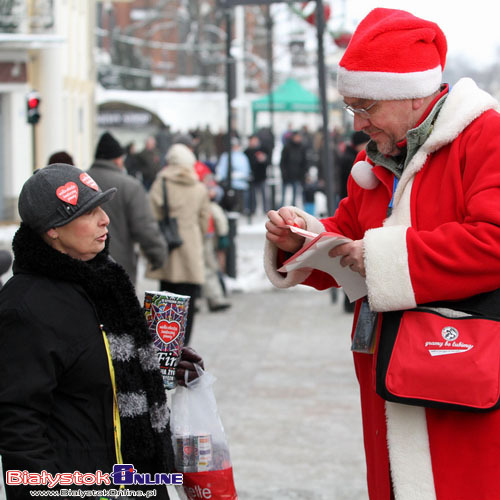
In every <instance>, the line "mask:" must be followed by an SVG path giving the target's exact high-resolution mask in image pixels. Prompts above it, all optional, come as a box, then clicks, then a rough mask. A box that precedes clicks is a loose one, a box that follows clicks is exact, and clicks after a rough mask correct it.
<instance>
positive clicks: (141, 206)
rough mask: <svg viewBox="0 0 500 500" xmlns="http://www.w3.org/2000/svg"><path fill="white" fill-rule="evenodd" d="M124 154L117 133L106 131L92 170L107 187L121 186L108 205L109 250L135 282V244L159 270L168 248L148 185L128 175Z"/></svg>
mask: <svg viewBox="0 0 500 500" xmlns="http://www.w3.org/2000/svg"><path fill="white" fill-rule="evenodd" d="M124 153H125V151H124V150H123V148H122V147H121V145H120V143H119V142H118V141H117V140H116V139H115V138H114V136H113V135H111V134H110V133H109V132H104V133H103V134H102V136H101V138H100V139H99V142H98V143H97V147H96V151H95V161H94V163H93V164H92V165H91V167H90V169H89V171H88V172H89V174H90V175H91V176H92V177H93V178H94V179H95V180H96V182H97V183H98V184H99V185H100V186H102V188H103V189H109V188H113V187H114V188H118V192H117V194H116V196H115V197H114V198H113V199H112V200H110V201H109V202H107V203H106V205H105V207H104V208H105V210H106V211H107V213H108V214H109V216H110V219H111V222H110V224H109V234H110V236H111V241H110V246H109V252H110V254H111V256H112V257H113V258H114V259H115V260H116V262H118V263H119V264H121V265H122V266H123V267H124V268H125V270H126V271H127V273H128V274H129V276H130V279H131V280H132V283H134V284H135V282H136V275H137V260H138V255H137V252H136V250H135V244H136V243H138V244H139V247H140V249H141V250H142V252H143V254H144V255H145V257H146V259H147V260H148V262H150V263H151V266H152V267H153V268H155V269H156V268H158V267H160V266H161V265H162V264H163V262H164V261H165V259H166V258H167V254H168V250H167V245H166V243H165V239H164V237H163V236H162V234H161V232H160V228H159V226H158V222H157V221H156V219H155V217H154V216H153V213H152V211H151V207H150V205H149V200H148V196H147V194H146V191H145V189H144V187H143V186H142V185H141V182H140V181H139V180H138V179H135V178H133V177H132V176H130V175H127V172H126V170H125V167H124Z"/></svg>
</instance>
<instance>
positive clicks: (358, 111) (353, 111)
mask: <svg viewBox="0 0 500 500" xmlns="http://www.w3.org/2000/svg"><path fill="white" fill-rule="evenodd" d="M377 102H378V101H375V102H372V103H371V104H370V105H369V106H368V107H367V108H353V107H352V106H349V104H346V105H345V106H344V109H345V110H346V111H347V112H348V113H349V114H350V115H351V116H354V115H358V116H360V117H361V118H365V119H366V120H368V119H369V118H370V113H369V112H368V111H370V109H372V108H373V106H375V104H377Z"/></svg>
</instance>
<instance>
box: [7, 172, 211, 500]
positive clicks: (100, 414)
mask: <svg viewBox="0 0 500 500" xmlns="http://www.w3.org/2000/svg"><path fill="white" fill-rule="evenodd" d="M113 196H116V188H109V189H106V190H105V191H102V190H101V189H100V187H99V186H98V184H97V183H96V182H95V180H94V179H93V178H92V177H91V176H90V175H89V174H88V173H86V172H84V171H82V170H80V169H79V168H76V167H74V166H71V165H67V164H61V163H59V164H52V165H48V166H47V167H45V168H42V169H39V170H37V171H35V173H34V174H33V175H32V176H31V177H30V178H29V179H28V180H27V181H26V182H25V184H24V186H23V188H22V190H21V193H20V195H19V203H18V206H19V214H20V216H21V221H22V222H21V225H20V227H19V229H18V231H17V232H16V234H15V236H14V239H13V242H12V248H13V251H14V265H13V273H14V274H13V277H12V278H10V280H9V281H8V282H7V283H6V284H5V285H4V287H3V288H2V289H1V290H0V344H1V346H2V348H1V349H0V367H1V374H2V376H1V377H0V456H1V457H2V463H3V472H4V474H7V472H8V471H25V472H26V473H28V472H29V473H33V474H39V475H40V474H41V473H42V471H46V473H50V474H52V476H53V477H55V475H56V474H58V473H61V474H63V473H65V474H73V473H74V472H76V471H78V472H79V473H80V474H87V473H89V474H96V473H97V472H98V471H101V472H102V473H108V474H109V473H111V472H112V471H113V467H114V464H133V466H134V467H135V468H136V470H137V471H138V472H139V473H150V474H153V473H156V472H162V473H168V472H175V469H174V458H173V449H172V442H171V432H170V417H169V415H170V413H169V410H168V405H167V399H166V398H167V396H166V392H165V389H164V385H163V379H162V375H161V372H160V367H159V364H158V358H157V353H156V349H155V348H154V345H153V338H152V336H151V333H150V331H149V328H148V325H147V322H146V319H145V316H144V312H143V309H142V306H141V304H140V303H139V301H138V300H137V296H136V291H135V289H134V287H133V285H132V283H131V281H130V279H129V277H128V275H127V273H126V272H125V270H124V269H123V267H122V266H120V265H119V264H117V263H116V262H115V261H114V260H112V259H111V258H110V256H109V254H108V248H107V245H108V226H109V217H108V215H107V214H106V212H105V211H104V210H103V208H102V206H103V205H104V204H105V203H106V202H108V201H110V200H111V199H112V198H113ZM193 353H194V351H193V350H192V349H189V348H185V349H184V351H183V353H182V355H181V361H180V363H179V365H178V367H179V366H181V364H183V365H184V368H187V369H188V371H189V376H188V379H189V378H192V377H194V378H196V376H195V375H194V374H195V367H194V365H192V364H191V365H190V366H187V365H185V362H186V361H189V360H188V358H186V355H188V357H191V361H194V362H196V363H200V364H202V361H201V358H199V357H198V359H196V358H197V355H196V356H195V357H194V358H193V357H192V354H193ZM194 354H195V353H194ZM176 375H177V376H178V381H179V383H181V384H182V383H183V380H184V375H185V373H182V370H179V368H178V370H177V373H176ZM34 484H36V483H34V482H30V481H28V483H26V482H23V484H19V485H16V484H14V485H11V483H9V481H6V485H7V496H8V498H9V500H11V499H20V500H25V499H26V498H30V497H31V496H36V495H37V494H41V496H46V495H44V493H47V491H28V490H32V488H33V489H37V490H38V489H40V487H37V486H33V485H34ZM63 484H64V483H63ZM66 484H67V483H66ZM42 487H43V486H42ZM75 487H76V486H75ZM78 487H80V488H82V487H83V486H78ZM148 489H153V488H148ZM51 493H54V494H56V493H57V494H60V495H61V496H64V494H63V492H62V490H61V491H59V488H58V486H56V487H55V488H53V489H51ZM156 493H157V494H156V495H155V498H162V499H166V498H168V494H167V491H166V488H165V487H164V486H161V487H158V488H157V492H156Z"/></svg>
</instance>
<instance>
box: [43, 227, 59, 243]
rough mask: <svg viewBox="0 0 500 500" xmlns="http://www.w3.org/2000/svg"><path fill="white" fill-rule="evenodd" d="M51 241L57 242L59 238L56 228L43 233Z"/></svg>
mask: <svg viewBox="0 0 500 500" xmlns="http://www.w3.org/2000/svg"><path fill="white" fill-rule="evenodd" d="M45 234H46V235H47V236H48V237H49V238H50V239H51V240H57V238H59V233H58V232H57V229H56V228H54V227H53V228H51V229H49V230H48V231H47V232H46V233H45Z"/></svg>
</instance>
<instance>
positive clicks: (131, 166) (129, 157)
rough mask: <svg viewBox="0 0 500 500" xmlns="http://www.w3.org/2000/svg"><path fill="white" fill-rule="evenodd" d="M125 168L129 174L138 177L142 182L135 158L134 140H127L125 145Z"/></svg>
mask: <svg viewBox="0 0 500 500" xmlns="http://www.w3.org/2000/svg"><path fill="white" fill-rule="evenodd" d="M124 165H125V170H126V171H127V173H128V174H129V175H131V176H132V177H135V178H137V179H139V180H140V181H141V183H142V172H141V171H140V168H139V161H138V160H137V151H136V147H135V142H133V141H132V142H129V143H128V144H127V145H126V146H125V160H124Z"/></svg>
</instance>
